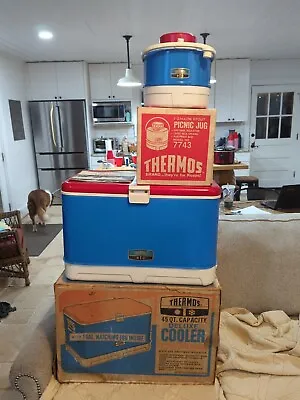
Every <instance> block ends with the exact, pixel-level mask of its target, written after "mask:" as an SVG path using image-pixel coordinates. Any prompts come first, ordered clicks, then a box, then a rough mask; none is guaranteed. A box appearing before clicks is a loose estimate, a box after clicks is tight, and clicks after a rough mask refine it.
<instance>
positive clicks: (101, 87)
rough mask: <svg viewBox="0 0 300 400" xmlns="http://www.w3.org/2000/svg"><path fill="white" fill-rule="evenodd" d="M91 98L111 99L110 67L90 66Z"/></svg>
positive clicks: (107, 65)
mask: <svg viewBox="0 0 300 400" xmlns="http://www.w3.org/2000/svg"><path fill="white" fill-rule="evenodd" d="M89 76H90V89H91V98H92V99H93V100H100V99H108V98H111V85H110V65H109V64H89Z"/></svg>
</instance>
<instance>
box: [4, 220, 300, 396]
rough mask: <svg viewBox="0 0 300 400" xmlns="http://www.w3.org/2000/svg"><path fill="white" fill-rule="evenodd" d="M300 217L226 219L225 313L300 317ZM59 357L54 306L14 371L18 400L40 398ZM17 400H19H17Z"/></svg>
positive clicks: (222, 251)
mask: <svg viewBox="0 0 300 400" xmlns="http://www.w3.org/2000/svg"><path fill="white" fill-rule="evenodd" d="M299 237H300V214H269V215H266V214H265V215H258V216H250V215H249V216H242V215H234V216H232V215H227V216H225V215H224V216H221V217H220V222H219V240H218V272H217V274H218V279H219V281H220V283H221V286H222V308H229V307H243V308H246V309H248V310H250V311H251V312H253V313H257V314H258V313H261V312H263V311H267V310H276V309H278V310H283V311H285V312H286V313H287V314H288V315H290V316H293V315H299V312H300V298H299V282H300V245H299ZM54 358H55V320H54V307H53V308H51V309H50V310H49V311H48V313H47V315H45V318H44V319H43V320H42V322H41V323H40V325H39V327H38V328H37V329H36V330H35V332H34V334H33V336H32V337H31V339H30V340H29V342H28V343H27V344H26V345H25V346H24V348H23V349H22V350H21V352H20V353H19V355H18V357H17V359H16V360H15V362H14V363H13V366H12V368H11V371H10V382H11V386H12V387H13V388H14V389H16V396H15V397H14V398H15V399H17V398H19V399H28V400H29V399H30V400H36V399H38V398H40V397H41V395H42V393H43V392H44V390H45V388H46V387H47V385H48V383H49V381H50V379H51V377H52V375H53V370H52V366H53V365H54V363H53V360H54ZM17 396H18V397H17Z"/></svg>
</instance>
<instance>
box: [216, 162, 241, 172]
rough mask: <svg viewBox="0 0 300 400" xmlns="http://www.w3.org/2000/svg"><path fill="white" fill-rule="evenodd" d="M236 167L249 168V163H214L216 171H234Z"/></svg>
mask: <svg viewBox="0 0 300 400" xmlns="http://www.w3.org/2000/svg"><path fill="white" fill-rule="evenodd" d="M234 169H249V165H248V164H245V163H242V162H240V163H234V164H224V165H220V164H214V166H213V170H214V171H232V170H234Z"/></svg>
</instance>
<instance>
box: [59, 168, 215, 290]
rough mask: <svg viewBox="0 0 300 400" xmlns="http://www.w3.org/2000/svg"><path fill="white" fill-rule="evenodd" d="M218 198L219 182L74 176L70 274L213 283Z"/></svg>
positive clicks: (67, 223)
mask: <svg viewBox="0 0 300 400" xmlns="http://www.w3.org/2000/svg"><path fill="white" fill-rule="evenodd" d="M94 173H96V172H94ZM103 174H105V172H101V174H100V173H99V176H100V175H102V176H103ZM219 198H220V188H219V186H218V185H216V184H213V185H212V186H208V187H193V186H181V187H179V186H151V187H149V186H137V185H136V184H134V183H131V184H129V183H121V182H115V183H107V182H106V183H104V182H82V181H78V180H73V179H69V180H68V181H66V182H64V183H63V186H62V208H63V224H64V225H63V226H64V229H63V232H64V261H65V265H66V275H67V277H68V278H69V279H73V280H99V281H122V282H153V283H178V284H182V283H184V284H194V285H199V284H200V285H201V284H202V285H209V284H210V283H211V282H213V281H214V279H215V269H216V264H217V259H216V254H217V231H218V215H219Z"/></svg>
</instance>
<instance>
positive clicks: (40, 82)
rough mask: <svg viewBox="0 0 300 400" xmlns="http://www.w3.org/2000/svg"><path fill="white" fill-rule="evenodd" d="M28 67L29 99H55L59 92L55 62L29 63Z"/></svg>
mask: <svg viewBox="0 0 300 400" xmlns="http://www.w3.org/2000/svg"><path fill="white" fill-rule="evenodd" d="M27 67H28V69H27V71H28V84H29V96H28V97H29V99H30V100H53V99H54V98H55V96H57V92H58V88H57V80H56V69H55V63H52V62H47V63H29V64H27Z"/></svg>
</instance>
